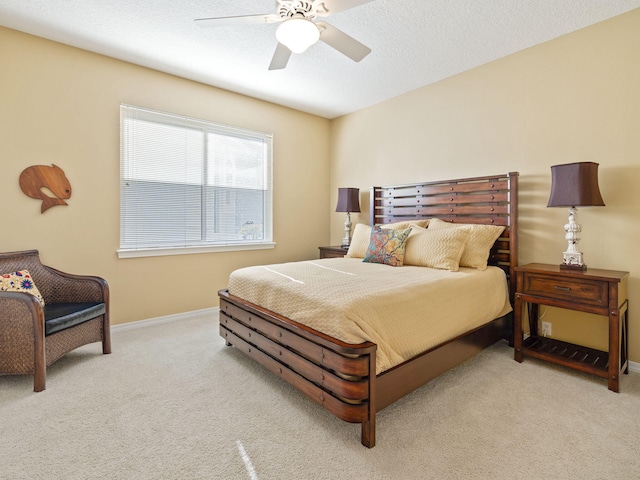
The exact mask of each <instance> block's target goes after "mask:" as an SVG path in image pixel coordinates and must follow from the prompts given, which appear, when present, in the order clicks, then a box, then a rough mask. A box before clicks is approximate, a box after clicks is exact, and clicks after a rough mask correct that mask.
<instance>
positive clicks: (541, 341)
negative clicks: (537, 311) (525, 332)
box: [522, 335, 609, 378]
mask: <svg viewBox="0 0 640 480" xmlns="http://www.w3.org/2000/svg"><path fill="white" fill-rule="evenodd" d="M522 352H523V353H524V354H525V355H528V356H529V357H533V358H538V359H540V360H546V361H548V362H552V363H556V364H558V365H564V366H570V367H571V368H574V369H575V370H580V371H582V372H585V373H591V374H594V375H597V376H599V377H602V378H607V375H608V372H609V354H608V353H607V352H603V351H602V350H596V349H593V348H588V347H582V346H580V345H574V344H573V343H567V342H563V341H560V340H555V339H553V338H547V337H540V336H534V335H532V336H530V337H528V338H526V339H525V340H524V341H523V342H522Z"/></svg>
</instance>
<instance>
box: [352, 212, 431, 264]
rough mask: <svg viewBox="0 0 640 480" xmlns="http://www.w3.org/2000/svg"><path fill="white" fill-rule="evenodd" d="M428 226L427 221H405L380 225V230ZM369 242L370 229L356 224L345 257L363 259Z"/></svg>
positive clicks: (367, 226) (361, 224)
mask: <svg viewBox="0 0 640 480" xmlns="http://www.w3.org/2000/svg"><path fill="white" fill-rule="evenodd" d="M427 225H429V220H428V219H426V220H407V221H404V222H396V223H386V224H384V225H380V228H385V229H387V228H391V229H394V230H399V229H403V228H409V227H414V226H418V227H426V226H427ZM370 240H371V227H370V226H369V225H365V224H363V223H358V224H356V227H355V228H354V230H353V236H352V237H351V244H350V245H349V251H348V252H347V254H346V255H345V256H346V257H351V258H364V256H365V255H366V254H367V249H368V248H369V241H370Z"/></svg>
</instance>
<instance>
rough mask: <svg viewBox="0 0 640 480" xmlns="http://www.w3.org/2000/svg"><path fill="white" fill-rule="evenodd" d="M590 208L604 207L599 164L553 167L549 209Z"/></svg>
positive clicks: (586, 163) (579, 163)
mask: <svg viewBox="0 0 640 480" xmlns="http://www.w3.org/2000/svg"><path fill="white" fill-rule="evenodd" d="M589 206H593V207H595V206H600V207H603V206H604V200H602V196H601V195H600V188H599V187H598V164H597V163H593V162H576V163H566V164H564V165H554V166H552V167H551V195H550V196H549V203H548V204H547V207H589Z"/></svg>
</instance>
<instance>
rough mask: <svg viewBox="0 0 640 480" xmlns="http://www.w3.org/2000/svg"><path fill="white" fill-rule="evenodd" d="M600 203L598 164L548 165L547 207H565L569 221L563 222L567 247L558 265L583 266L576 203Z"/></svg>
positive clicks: (580, 267)
mask: <svg viewBox="0 0 640 480" xmlns="http://www.w3.org/2000/svg"><path fill="white" fill-rule="evenodd" d="M591 206H601V207H603V206H604V201H603V200H602V196H601V195H600V188H598V164H597V163H593V162H576V163H567V164H564V165H554V166H552V167H551V195H550V196H549V203H548V205H547V207H569V223H567V224H566V225H565V226H564V230H565V232H566V235H565V237H564V238H566V239H567V242H568V243H569V244H568V247H567V251H566V252H564V256H563V261H562V264H561V265H560V268H561V269H563V270H586V269H587V266H586V265H585V263H584V261H583V259H582V252H579V251H578V242H579V241H580V232H582V225H580V224H579V223H577V221H576V219H577V215H578V209H577V208H576V207H591Z"/></svg>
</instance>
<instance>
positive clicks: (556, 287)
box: [553, 285, 571, 292]
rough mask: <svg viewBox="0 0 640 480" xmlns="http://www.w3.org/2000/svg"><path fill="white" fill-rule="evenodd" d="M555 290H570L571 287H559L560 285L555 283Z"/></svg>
mask: <svg viewBox="0 0 640 480" xmlns="http://www.w3.org/2000/svg"><path fill="white" fill-rule="evenodd" d="M553 288H555V289H556V290H562V291H563V292H570V291H571V288H570V287H561V286H560V285H556V286H555V287H553Z"/></svg>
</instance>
